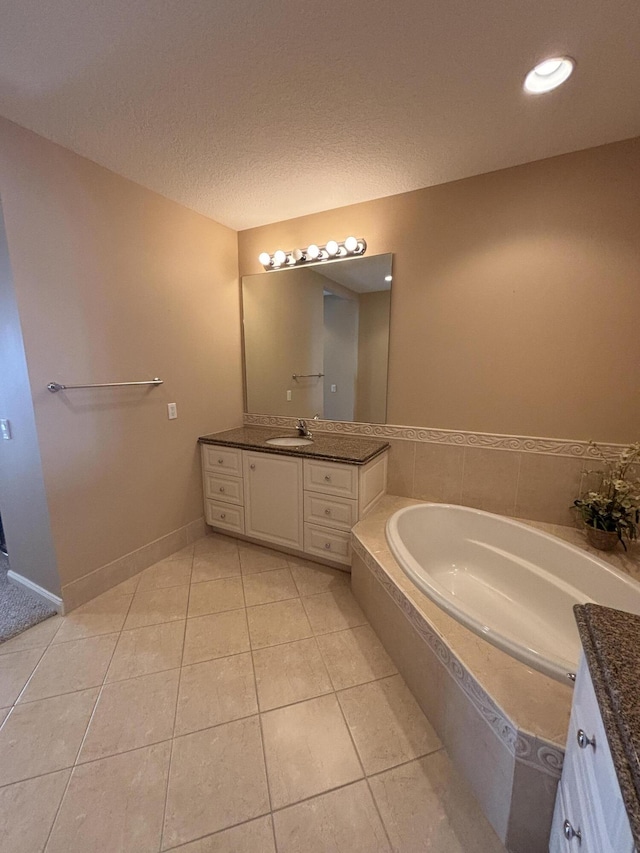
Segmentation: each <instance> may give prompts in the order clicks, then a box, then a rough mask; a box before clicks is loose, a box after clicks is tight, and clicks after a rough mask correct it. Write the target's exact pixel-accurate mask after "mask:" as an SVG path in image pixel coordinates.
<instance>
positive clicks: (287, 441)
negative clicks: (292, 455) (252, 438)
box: [266, 435, 313, 447]
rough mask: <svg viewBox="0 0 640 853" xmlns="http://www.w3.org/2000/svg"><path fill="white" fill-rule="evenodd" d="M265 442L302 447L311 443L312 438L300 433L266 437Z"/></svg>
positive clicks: (279, 445)
mask: <svg viewBox="0 0 640 853" xmlns="http://www.w3.org/2000/svg"><path fill="white" fill-rule="evenodd" d="M266 443H267V444H275V446H276V447H303V446H304V445H305V444H313V439H312V438H305V437H304V436H302V435H281V436H278V438H268V439H267V441H266Z"/></svg>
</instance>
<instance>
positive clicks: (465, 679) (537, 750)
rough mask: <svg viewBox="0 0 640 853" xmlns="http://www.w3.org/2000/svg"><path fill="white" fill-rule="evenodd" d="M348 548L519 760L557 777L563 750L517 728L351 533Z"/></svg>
mask: <svg viewBox="0 0 640 853" xmlns="http://www.w3.org/2000/svg"><path fill="white" fill-rule="evenodd" d="M351 547H352V548H353V550H354V552H355V553H356V554H358V556H359V557H360V558H361V559H362V561H363V562H364V564H365V565H366V566H367V568H368V569H369V570H370V571H371V572H372V574H373V575H374V577H375V578H376V580H378V581H379V583H380V584H381V585H382V587H383V588H384V590H385V591H386V592H387V594H388V595H389V596H390V598H391V599H392V600H393V601H394V602H395V604H397V605H398V607H399V608H400V609H401V610H402V612H403V613H404V614H405V616H406V617H407V619H408V620H409V622H410V623H411V625H412V626H413V628H414V629H415V630H416V631H417V632H418V634H419V635H420V637H422V639H423V640H424V641H425V642H426V643H427V645H428V646H429V647H430V648H431V650H432V651H433V653H434V654H435V655H436V657H437V658H438V659H439V660H440V662H441V663H442V665H443V666H444V667H445V669H446V670H447V671H448V672H449V674H450V675H451V676H452V677H453V678H454V679H455V681H456V683H457V684H458V685H459V687H460V688H461V690H462V691H463V692H464V694H465V695H466V696H467V698H468V699H469V700H470V701H471V703H472V704H473V705H474V707H475V708H476V710H477V711H478V712H479V713H480V714H481V716H482V717H483V719H484V720H485V721H486V722H487V723H488V724H489V726H490V727H491V728H492V729H493V731H494V732H495V734H496V735H497V737H498V738H499V739H500V740H501V741H502V743H503V744H504V745H505V746H506V747H507V749H508V750H509V752H510V753H511V754H512V755H513V756H514V758H516V759H517V760H518V761H521V762H523V763H524V764H528V765H529V766H530V767H534V768H535V769H536V770H541V771H543V772H544V773H548V774H549V775H550V776H553V777H554V778H555V779H559V778H560V775H561V773H562V762H563V760H564V751H563V750H562V749H560V748H559V747H558V746H556V745H555V744H553V743H551V742H550V741H546V740H544V739H543V738H538V737H535V736H534V735H531V734H529V733H528V732H524V731H521V730H520V729H518V728H517V727H516V726H514V724H513V723H512V722H511V720H510V719H509V718H508V717H507V716H506V714H505V713H504V711H503V710H502V709H501V708H500V707H499V706H498V705H497V704H496V703H495V702H494V701H493V699H492V698H491V696H489V694H488V693H487V692H486V691H485V690H484V689H483V688H482V687H481V686H480V684H479V683H478V682H477V681H476V679H475V678H474V677H473V675H472V674H471V673H470V672H469V671H468V670H467V669H466V668H465V667H464V666H463V665H462V663H461V661H460V660H459V659H458V658H457V657H456V656H455V655H454V654H453V652H452V651H451V649H450V648H449V646H448V645H447V644H446V642H445V641H444V640H443V639H442V638H441V637H440V636H439V635H438V634H437V633H436V632H435V631H434V629H433V628H432V626H431V625H430V624H429V622H428V621H427V619H426V618H425V616H424V615H423V614H422V613H421V612H420V611H419V610H418V609H417V608H416V606H415V605H414V604H413V602H411V601H410V600H409V599H408V598H407V597H406V595H405V594H404V592H403V591H402V590H401V589H400V588H399V587H398V586H397V585H396V584H395V583H394V581H393V579H392V578H391V577H390V576H389V575H388V574H387V572H386V571H385V570H384V569H383V568H382V566H381V565H380V563H378V561H377V560H376V558H375V556H374V555H373V554H371V553H370V552H369V551H368V550H367V549H366V547H365V546H364V545H363V544H362V543H361V542H360V540H359V539H358V538H357V537H356V536H355V535H353V534H352V536H351Z"/></svg>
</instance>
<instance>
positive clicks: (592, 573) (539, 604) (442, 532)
mask: <svg viewBox="0 0 640 853" xmlns="http://www.w3.org/2000/svg"><path fill="white" fill-rule="evenodd" d="M386 534H387V541H388V543H389V547H390V549H391V552H392V553H393V555H394V557H395V558H396V560H397V561H398V563H399V564H400V566H401V568H402V570H403V571H404V572H405V574H406V575H408V576H409V578H411V580H412V581H413V582H414V583H415V585H416V586H417V587H418V588H419V589H420V590H422V592H424V593H425V594H426V595H427V596H429V598H431V599H432V600H433V601H435V602H436V604H438V605H439V606H440V607H441V608H442V609H443V610H445V611H446V612H447V613H449V614H450V615H451V616H453V617H454V618H455V619H457V620H458V621H459V622H461V623H462V624H463V625H465V626H466V627H467V628H470V629H471V630H472V631H475V632H476V634H479V635H480V636H481V637H483V638H484V639H485V640H488V641H489V642H490V643H493V645H495V646H497V647H498V648H500V649H502V650H503V651H505V652H507V653H508V654H510V655H512V656H513V657H514V658H517V659H518V660H520V661H522V662H523V663H525V664H527V665H528V666H531V667H533V668H534V669H537V670H539V671H540V672H543V673H545V674H546V675H550V676H551V677H553V678H556V679H558V680H560V681H564V682H566V681H567V678H572V676H573V675H574V673H575V671H576V669H577V665H578V658H579V655H580V648H581V646H580V640H579V638H578V630H577V628H576V624H575V621H574V618H573V610H572V608H573V605H574V604H583V603H585V602H587V601H592V602H596V603H597V604H604V605H606V606H607V607H615V608H617V609H619V610H626V611H628V612H630V613H637V614H640V584H638V583H637V582H636V581H634V580H632V579H631V578H628V577H626V576H624V575H623V574H621V573H620V572H618V571H616V570H615V569H613V568H612V567H611V566H610V565H608V564H607V563H605V562H604V561H602V560H600V559H598V558H597V557H593V556H591V554H588V553H587V552H586V551H582V550H580V549H579V548H576V547H574V546H573V545H569V544H568V543H566V542H563V541H562V540H560V539H557V538H556V537H555V536H551V535H550V534H547V533H542V532H541V531H539V530H536V529H534V528H532V527H529V526H528V525H526V524H522V523H520V522H518V521H513V520H511V519H509V518H504V517H503V516H500V515H494V514H493V513H490V512H482V511H481V510H476V509H470V508H468V507H462V506H453V505H449V504H430V503H425V504H417V505H415V506H409V507H406V508H405V509H401V510H399V511H398V512H396V513H394V514H393V515H392V516H391V518H389V520H388V522H387V528H386Z"/></svg>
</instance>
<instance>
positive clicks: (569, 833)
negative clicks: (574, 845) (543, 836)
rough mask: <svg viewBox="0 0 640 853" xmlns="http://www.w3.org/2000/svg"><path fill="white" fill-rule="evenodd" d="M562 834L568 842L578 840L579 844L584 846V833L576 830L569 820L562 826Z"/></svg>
mask: <svg viewBox="0 0 640 853" xmlns="http://www.w3.org/2000/svg"><path fill="white" fill-rule="evenodd" d="M562 834H563V835H564V837H565V838H566V839H567V841H572V840H573V839H574V838H577V839H578V844H582V833H581V832H580V830H579V829H574V828H573V827H572V826H571V823H570V822H569V821H568V820H565V822H564V823H563V824H562Z"/></svg>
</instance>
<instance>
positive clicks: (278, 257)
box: [273, 249, 287, 266]
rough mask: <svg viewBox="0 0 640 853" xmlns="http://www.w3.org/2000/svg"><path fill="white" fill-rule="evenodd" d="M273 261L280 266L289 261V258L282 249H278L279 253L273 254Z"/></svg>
mask: <svg viewBox="0 0 640 853" xmlns="http://www.w3.org/2000/svg"><path fill="white" fill-rule="evenodd" d="M273 260H274V262H275V263H276V264H277V265H278V266H280V265H281V264H283V263H284V262H285V261H286V260H287V256H286V255H285V253H284V252H283V251H282V249H278V251H277V252H274V253H273Z"/></svg>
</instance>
